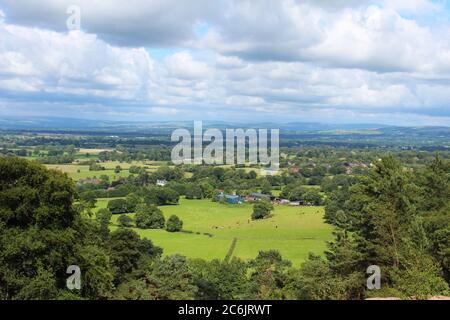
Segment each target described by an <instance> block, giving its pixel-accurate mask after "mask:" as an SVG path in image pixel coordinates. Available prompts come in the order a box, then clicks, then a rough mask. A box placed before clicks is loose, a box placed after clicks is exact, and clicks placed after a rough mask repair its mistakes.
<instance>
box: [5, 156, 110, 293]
mask: <svg viewBox="0 0 450 320" xmlns="http://www.w3.org/2000/svg"><path fill="white" fill-rule="evenodd" d="M0 172H1V174H0V284H1V285H0V299H57V298H59V297H63V296H65V297H68V295H67V294H64V292H66V291H64V290H65V285H66V284H65V281H66V278H67V274H66V269H67V267H68V266H70V265H72V264H77V263H80V261H83V258H82V257H83V253H84V252H86V251H85V250H86V247H87V246H88V245H90V246H92V248H95V250H97V251H98V252H102V253H103V254H105V250H104V249H103V248H102V246H101V245H100V240H99V237H98V230H99V229H98V224H96V223H94V221H92V220H89V219H82V217H81V215H80V212H78V211H76V210H75V208H74V206H73V201H74V195H75V188H74V183H73V181H72V180H70V178H68V177H67V176H66V175H64V174H63V173H61V172H58V171H55V170H49V169H47V168H45V167H44V166H42V165H40V164H37V163H34V162H29V161H26V160H22V159H16V158H0ZM88 243H89V244H88ZM86 259H87V260H89V259H90V258H89V257H88V256H86ZM84 261H86V260H84ZM95 268H96V272H99V273H107V272H109V271H110V266H109V265H108V264H107V263H106V264H99V265H96V266H95ZM105 279H106V278H105ZM97 285H99V286H100V283H99V282H97ZM102 286H103V284H102ZM82 294H84V293H82ZM71 297H72V298H74V295H72V296H71ZM86 297H87V296H86Z"/></svg>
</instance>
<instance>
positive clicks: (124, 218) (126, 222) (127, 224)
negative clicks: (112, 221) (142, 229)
mask: <svg viewBox="0 0 450 320" xmlns="http://www.w3.org/2000/svg"><path fill="white" fill-rule="evenodd" d="M117 223H118V224H119V227H122V228H131V227H132V226H133V218H131V217H130V216H128V215H126V214H122V215H120V217H119V218H117Z"/></svg>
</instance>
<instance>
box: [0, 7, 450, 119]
mask: <svg viewBox="0 0 450 320" xmlns="http://www.w3.org/2000/svg"><path fill="white" fill-rule="evenodd" d="M72 5H76V6H78V7H79V8H80V27H81V28H80V29H79V30H69V29H68V26H67V20H68V19H69V18H70V17H71V16H70V14H68V13H67V9H68V8H69V7H70V6H72ZM71 21H72V20H71ZM2 116H3V117H6V116H33V117H34V116H36V117H67V118H84V119H104V120H121V121H123V120H128V121H167V120H177V121H179V120H188V121H191V120H192V121H193V120H222V121H237V120H239V121H247V122H256V121H272V122H274V121H279V122H323V123H379V124H391V125H446V126H450V0H448V1H447V0H437V1H431V0H379V1H375V0H373V1H370V0H367V1H366V0H149V1H141V0H127V1H123V0H69V1H67V0H40V1H35V0H0V117H2Z"/></svg>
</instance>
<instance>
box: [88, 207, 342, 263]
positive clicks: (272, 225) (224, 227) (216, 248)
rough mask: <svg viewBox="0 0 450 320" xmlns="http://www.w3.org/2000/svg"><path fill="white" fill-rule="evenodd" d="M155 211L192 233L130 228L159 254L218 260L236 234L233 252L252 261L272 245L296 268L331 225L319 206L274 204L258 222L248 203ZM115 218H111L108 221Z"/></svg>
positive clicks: (318, 249) (321, 245)
mask: <svg viewBox="0 0 450 320" xmlns="http://www.w3.org/2000/svg"><path fill="white" fill-rule="evenodd" d="M107 201H108V200H107V199H99V201H98V203H97V206H98V207H99V208H101V207H106V204H107ZM161 209H162V211H163V212H164V215H165V217H166V218H168V217H169V216H170V215H172V214H176V215H177V216H179V217H180V218H181V219H182V220H183V221H184V227H183V229H185V230H188V231H192V232H193V233H169V232H166V231H164V230H141V229H135V230H136V231H137V232H138V233H139V234H140V235H141V236H143V237H147V238H149V239H151V240H152V241H153V242H154V243H155V244H156V245H159V246H161V247H162V248H163V249H164V254H165V255H167V254H174V253H180V254H183V255H186V256H188V257H192V258H203V259H207V260H211V259H214V258H218V259H223V258H224V257H225V256H226V254H227V251H228V249H229V247H230V245H231V243H232V241H233V238H237V245H236V249H235V251H234V255H233V256H236V257H240V258H243V259H252V258H254V257H256V255H257V254H258V252H259V251H260V250H269V249H276V250H279V251H280V252H281V254H282V255H283V257H284V258H286V259H288V260H291V261H292V262H293V263H294V265H296V266H298V265H299V264H300V263H301V262H303V261H304V260H305V259H306V258H307V256H308V253H309V252H314V253H317V254H321V253H323V251H324V250H325V249H326V241H329V240H331V239H332V230H333V229H332V227H331V226H329V225H327V224H325V223H324V222H323V208H321V207H289V206H275V211H274V213H273V216H272V217H271V218H269V219H266V220H261V221H252V220H250V215H251V212H252V206H251V205H249V204H244V205H225V204H220V203H215V202H211V200H186V199H180V205H178V206H164V207H161ZM131 215H132V214H131ZM117 218H118V216H117V215H115V216H113V219H112V220H113V224H114V225H115V223H116V220H117ZM112 228H113V229H114V228H116V226H113V227H112ZM206 234H211V235H212V236H208V235H206Z"/></svg>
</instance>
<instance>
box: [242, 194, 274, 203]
mask: <svg viewBox="0 0 450 320" xmlns="http://www.w3.org/2000/svg"><path fill="white" fill-rule="evenodd" d="M245 200H246V201H260V200H270V195H268V194H263V193H259V192H252V193H250V194H249V195H248V196H247V197H245Z"/></svg>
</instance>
